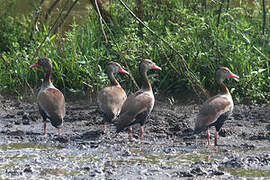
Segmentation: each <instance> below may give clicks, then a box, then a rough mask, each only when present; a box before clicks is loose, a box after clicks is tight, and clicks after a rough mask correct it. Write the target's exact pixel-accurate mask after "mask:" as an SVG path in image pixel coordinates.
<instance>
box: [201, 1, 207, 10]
mask: <svg viewBox="0 0 270 180" xmlns="http://www.w3.org/2000/svg"><path fill="white" fill-rule="evenodd" d="M202 10H203V11H205V10H206V0H202Z"/></svg>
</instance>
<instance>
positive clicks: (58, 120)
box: [37, 88, 65, 127]
mask: <svg viewBox="0 0 270 180" xmlns="http://www.w3.org/2000/svg"><path fill="white" fill-rule="evenodd" d="M37 101H38V106H39V109H40V111H42V113H44V114H45V115H46V116H47V117H48V118H49V119H50V120H51V123H52V125H53V126H55V127H58V126H60V125H61V124H62V123H63V118H64V116H65V98H64V95H63V94H62V92H61V91H59V90H58V89H56V88H48V89H45V90H43V91H41V92H39V94H38V97H37Z"/></svg>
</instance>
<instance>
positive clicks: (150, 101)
mask: <svg viewBox="0 0 270 180" xmlns="http://www.w3.org/2000/svg"><path fill="white" fill-rule="evenodd" d="M150 69H154V70H161V68H160V67H158V66H157V65H156V64H155V63H153V62H152V61H150V60H147V59H145V60H143V61H141V63H140V65H139V72H140V75H141V77H142V86H141V89H140V90H138V91H137V92H135V93H134V94H132V95H130V96H128V98H127V100H126V101H125V103H124V105H123V107H122V110H121V113H120V117H119V120H118V121H117V123H116V128H117V130H116V132H117V133H118V132H120V131H122V130H123V129H125V128H126V127H130V126H131V125H133V124H136V123H140V125H141V136H140V138H141V140H142V139H143V126H144V123H145V121H146V119H147V118H148V116H149V114H150V112H151V111H152V109H153V106H154V102H155V98H154V94H153V91H152V87H151V84H150V82H149V80H148V78H147V71H148V70H150ZM130 135H131V127H130ZM130 137H131V136H130Z"/></svg>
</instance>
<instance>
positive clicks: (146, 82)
mask: <svg viewBox="0 0 270 180" xmlns="http://www.w3.org/2000/svg"><path fill="white" fill-rule="evenodd" d="M140 74H141V77H142V87H141V89H143V90H150V91H152V87H151V84H150V81H149V79H148V77H147V72H146V71H145V70H142V71H140Z"/></svg>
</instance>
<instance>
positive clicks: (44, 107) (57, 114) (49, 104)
mask: <svg viewBox="0 0 270 180" xmlns="http://www.w3.org/2000/svg"><path fill="white" fill-rule="evenodd" d="M40 66H41V67H43V69H44V71H45V76H44V79H43V82H42V85H41V88H40V90H39V92H38V95H37V103H38V107H39V112H40V114H41V116H42V117H43V121H44V135H46V119H47V118H48V119H50V121H51V124H52V125H53V126H54V127H56V128H58V136H60V127H61V126H62V125H63V119H64V116H65V98H64V95H63V94H62V92H61V91H60V90H58V89H57V88H55V87H54V86H53V84H52V82H51V75H52V61H51V60H50V59H49V58H47V57H42V58H39V59H38V61H37V62H36V63H35V64H33V65H32V66H30V68H34V67H40Z"/></svg>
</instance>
